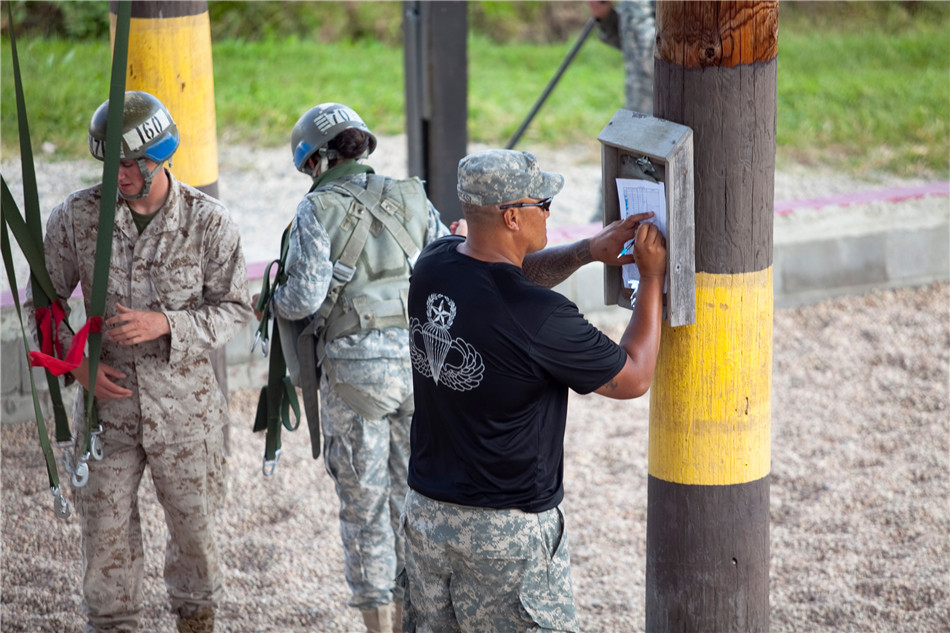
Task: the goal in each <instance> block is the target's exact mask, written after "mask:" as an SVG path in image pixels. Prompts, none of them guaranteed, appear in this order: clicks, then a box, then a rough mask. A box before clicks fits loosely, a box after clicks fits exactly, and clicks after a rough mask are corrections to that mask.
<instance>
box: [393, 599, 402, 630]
mask: <svg viewBox="0 0 950 633" xmlns="http://www.w3.org/2000/svg"><path fill="white" fill-rule="evenodd" d="M393 633H402V603H401V602H399V601H398V600H396V601H395V602H393Z"/></svg>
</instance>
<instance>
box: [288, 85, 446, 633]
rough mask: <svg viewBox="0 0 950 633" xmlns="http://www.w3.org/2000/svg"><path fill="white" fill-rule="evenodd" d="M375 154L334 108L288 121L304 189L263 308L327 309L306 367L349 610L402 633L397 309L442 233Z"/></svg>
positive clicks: (402, 395)
mask: <svg viewBox="0 0 950 633" xmlns="http://www.w3.org/2000/svg"><path fill="white" fill-rule="evenodd" d="M375 148H376V137H375V136H373V134H372V133H371V132H370V130H369V128H367V126H366V124H365V123H364V122H363V121H362V119H361V118H360V117H359V115H358V114H357V113H356V112H354V111H353V110H352V109H351V108H349V107H347V106H345V105H342V104H339V103H324V104H321V105H318V106H315V107H313V108H311V109H310V110H308V111H307V112H306V113H305V114H304V115H303V116H301V118H300V120H299V121H298V122H297V124H296V126H295V127H294V129H293V132H292V134H291V150H292V152H293V160H294V165H295V166H296V168H297V169H298V170H299V171H300V172H302V173H304V174H307V175H308V176H310V177H311V178H312V179H313V186H312V187H311V189H310V192H309V193H308V194H307V195H306V196H305V197H304V198H303V200H302V201H301V202H300V204H299V205H298V207H297V213H296V216H295V218H294V220H293V223H292V224H291V227H290V233H289V246H288V252H287V259H286V265H285V271H286V275H287V278H286V280H285V281H284V282H283V284H282V285H281V286H280V287H279V288H278V290H277V291H276V293H275V295H274V297H273V302H274V307H275V310H276V314H277V316H278V317H280V318H281V319H285V320H291V321H295V320H302V319H307V318H308V317H310V316H311V315H313V314H315V313H317V312H318V310H319V309H320V308H321V306H324V302H325V301H327V302H328V304H327V306H325V307H326V308H327V309H331V308H332V310H331V311H330V313H329V318H328V320H327V323H326V325H325V327H324V328H323V330H322V332H321V336H320V339H321V340H320V342H319V343H318V348H319V352H318V353H317V354H316V357H317V364H318V365H319V366H320V369H321V370H322V374H323V377H322V379H321V381H320V385H319V392H320V399H321V405H320V408H321V412H322V413H321V418H322V420H321V422H322V431H323V436H324V443H323V458H324V462H325V466H326V469H327V472H328V473H329V475H330V477H331V478H332V479H333V481H334V483H335V486H336V492H337V495H338V497H339V499H340V513H339V517H340V534H341V537H342V539H343V551H344V562H345V569H344V574H345V576H346V582H347V584H348V585H349V588H350V591H351V594H352V596H351V599H350V601H349V605H350V606H353V607H356V608H358V609H359V610H360V612H361V615H362V617H363V620H364V622H365V624H366V628H367V631H370V632H373V633H375V632H378V631H382V632H385V633H391V632H392V631H402V626H401V615H400V613H401V601H402V591H401V589H399V588H397V587H396V586H395V578H396V574H397V573H398V571H399V570H400V569H401V568H402V566H403V542H402V539H401V537H400V535H399V534H397V527H398V522H399V517H400V514H401V513H402V509H403V504H404V501H405V496H406V469H407V463H408V459H409V422H410V419H411V416H412V411H413V401H412V377H411V367H410V363H409V347H408V336H407V332H406V329H407V327H408V320H407V317H406V305H405V300H406V295H407V293H408V288H409V273H410V270H411V265H412V262H414V261H415V256H416V255H417V254H418V251H419V249H421V248H422V247H423V246H424V245H426V244H428V243H430V242H432V241H433V240H435V239H436V238H439V237H441V236H444V235H447V234H449V229H448V228H446V226H445V225H444V224H443V223H442V221H441V220H440V218H439V213H438V212H437V211H436V209H435V207H433V206H432V204H431V203H430V202H429V200H428V199H427V197H426V194H425V190H424V188H423V186H422V183H421V181H419V180H418V179H409V180H395V179H393V178H388V177H384V176H380V175H376V174H375V173H374V172H373V169H372V168H371V167H369V166H368V165H365V164H362V163H361V162H360V161H361V159H362V158H365V157H366V156H368V155H369V154H370V153H372V152H373V150H374V149H375ZM363 239H365V242H363V243H362V244H361V245H360V240H363ZM354 244H356V246H354ZM345 249H354V250H349V251H345ZM356 255H358V258H357V257H356ZM348 258H349V260H350V261H352V263H353V264H354V265H353V266H348V265H346V264H345V263H344V260H347V259H348ZM328 293H329V294H330V295H331V297H330V298H329V299H328ZM281 332H282V333H283V330H281ZM283 347H284V348H285V349H286V348H287V344H286V342H284V343H283ZM297 352H299V353H300V354H305V353H314V351H313V350H297ZM290 353H291V354H293V353H294V352H293V351H291V352H290ZM302 364H303V363H302V362H301V365H302ZM289 365H290V362H288V366H289ZM315 381H316V379H314V382H315ZM301 387H302V388H304V389H314V388H316V385H315V384H312V385H310V386H308V385H307V384H305V383H303V384H301ZM309 412H310V409H309V408H308V413H309Z"/></svg>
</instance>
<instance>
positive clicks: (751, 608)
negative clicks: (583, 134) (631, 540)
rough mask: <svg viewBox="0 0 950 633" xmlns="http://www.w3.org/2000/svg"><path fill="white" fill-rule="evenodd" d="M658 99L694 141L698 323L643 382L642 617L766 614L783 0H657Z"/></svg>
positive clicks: (744, 625)
mask: <svg viewBox="0 0 950 633" xmlns="http://www.w3.org/2000/svg"><path fill="white" fill-rule="evenodd" d="M656 36H657V37H656V57H655V79H654V82H655V83H654V102H653V106H654V107H653V109H654V114H655V116H656V117H658V118H662V119H667V120H670V121H673V122H675V123H680V124H682V125H686V126H689V127H690V128H692V130H693V134H694V136H693V144H694V152H695V163H694V173H695V182H694V185H695V213H696V218H695V225H696V239H695V247H696V253H695V257H696V323H695V324H694V325H689V326H683V327H679V328H670V327H668V326H664V329H663V333H662V342H661V345H660V355H659V360H658V363H657V371H656V376H655V378H654V382H653V387H652V389H651V396H650V449H649V483H648V510H647V578H646V630H647V631H648V632H650V633H657V632H667V631H669V632H674V631H675V632H684V631H685V632H707V631H717V632H720V633H722V632H727V631H736V632H741V633H755V632H764V631H768V629H769V472H770V450H771V445H770V430H771V386H772V316H773V290H772V216H773V197H774V168H775V115H776V54H777V48H778V43H777V37H778V2H769V1H756V2H751V1H749V2H678V1H662V0H661V1H660V2H657V15H656Z"/></svg>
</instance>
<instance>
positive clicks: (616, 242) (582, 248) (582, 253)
mask: <svg viewBox="0 0 950 633" xmlns="http://www.w3.org/2000/svg"><path fill="white" fill-rule="evenodd" d="M652 215H653V213H652V212H651V213H639V214H637V215H631V216H629V217H628V218H627V219H625V220H622V221H619V220H618V221H616V222H612V223H611V224H609V225H607V226H606V227H604V228H603V230H601V232H600V233H598V234H597V235H595V236H594V237H591V238H588V239H583V240H579V241H577V242H574V243H573V244H564V245H562V246H552V247H551V248H546V249H544V250H542V251H538V252H536V253H531V254H529V255H526V256H525V258H524V260H523V261H522V262H521V267H522V269H523V270H524V274H525V276H526V277H527V278H528V279H530V280H531V281H533V282H535V283H536V284H538V285H541V286H544V287H545V288H553V287H554V286H556V285H558V284H559V283H561V282H562V281H564V280H565V279H567V278H568V277H570V276H571V275H572V274H573V273H574V271H576V270H577V269H578V268H580V267H581V266H583V265H584V264H589V263H591V262H595V261H597V262H603V263H604V264H607V265H608V266H621V265H623V264H632V263H633V261H634V254H633V251H632V250H631V252H630V253H628V254H627V255H624V256H623V257H617V255H619V254H620V252H621V251H622V250H623V247H624V244H626V243H627V242H628V241H630V240H632V239H633V238H634V237H635V236H636V234H637V227H638V226H640V222H642V221H643V220H647V219H649V218H650V217H652Z"/></svg>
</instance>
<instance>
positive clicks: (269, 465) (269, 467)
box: [261, 448, 280, 477]
mask: <svg viewBox="0 0 950 633" xmlns="http://www.w3.org/2000/svg"><path fill="white" fill-rule="evenodd" d="M279 461H280V449H279V448H278V449H277V451H276V452H275V453H274V459H267V456H266V455H265V456H264V463H263V464H262V465H261V471H262V472H263V473H264V476H265V477H270V476H271V475H273V474H274V469H275V468H277V462H279Z"/></svg>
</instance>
